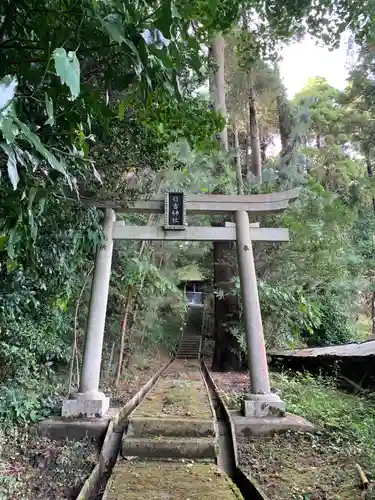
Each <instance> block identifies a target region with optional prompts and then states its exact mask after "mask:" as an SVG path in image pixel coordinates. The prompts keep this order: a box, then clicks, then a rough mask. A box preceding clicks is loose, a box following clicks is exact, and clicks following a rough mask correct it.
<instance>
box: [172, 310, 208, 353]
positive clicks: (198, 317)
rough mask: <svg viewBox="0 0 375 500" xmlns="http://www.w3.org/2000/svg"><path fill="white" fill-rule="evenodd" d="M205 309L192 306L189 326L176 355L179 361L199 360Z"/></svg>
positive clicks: (187, 325) (188, 321)
mask: <svg viewBox="0 0 375 500" xmlns="http://www.w3.org/2000/svg"><path fill="white" fill-rule="evenodd" d="M202 321H203V307H202V306H190V307H189V311H188V316H187V324H186V326H185V329H184V333H183V335H182V338H181V340H180V344H179V346H178V350H177V353H176V358H177V359H199V356H200V352H201V347H202Z"/></svg>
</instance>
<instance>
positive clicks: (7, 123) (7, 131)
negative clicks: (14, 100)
mask: <svg viewBox="0 0 375 500" xmlns="http://www.w3.org/2000/svg"><path fill="white" fill-rule="evenodd" d="M0 130H1V132H2V133H3V136H4V139H5V140H6V141H7V143H8V144H9V143H11V142H13V141H14V139H15V137H17V135H18V133H19V130H18V127H17V125H15V123H14V121H13V119H12V117H11V116H9V115H8V116H6V117H5V118H4V119H3V120H1V122H0Z"/></svg>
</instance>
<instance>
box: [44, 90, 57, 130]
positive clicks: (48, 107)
mask: <svg viewBox="0 0 375 500" xmlns="http://www.w3.org/2000/svg"><path fill="white" fill-rule="evenodd" d="M44 97H45V101H46V111H47V115H48V119H47V120H46V121H45V123H44V124H45V125H51V127H53V126H54V124H55V117H54V115H53V101H52V99H51V98H50V97H48V94H47V92H46V93H45V94H44Z"/></svg>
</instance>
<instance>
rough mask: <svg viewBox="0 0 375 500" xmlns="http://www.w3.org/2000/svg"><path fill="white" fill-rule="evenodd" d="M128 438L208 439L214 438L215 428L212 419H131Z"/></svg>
mask: <svg viewBox="0 0 375 500" xmlns="http://www.w3.org/2000/svg"><path fill="white" fill-rule="evenodd" d="M127 435H128V436H145V435H148V436H172V437H173V436H175V437H210V436H215V427H214V423H213V420H212V419H206V420H201V419H194V418H181V417H174V416H171V417H164V418H162V419H160V418H155V417H145V416H142V417H138V416H134V417H132V418H131V420H130V423H129V426H128V431H127Z"/></svg>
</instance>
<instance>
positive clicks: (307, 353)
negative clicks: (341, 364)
mask: <svg viewBox="0 0 375 500" xmlns="http://www.w3.org/2000/svg"><path fill="white" fill-rule="evenodd" d="M268 354H269V355H270V356H282V357H291V356H293V357H304V358H317V357H319V356H334V357H362V356H363V357H365V356H375V340H368V341H367V342H361V343H352V344H344V345H333V346H329V347H312V348H304V349H294V350H291V351H270V352H268Z"/></svg>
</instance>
